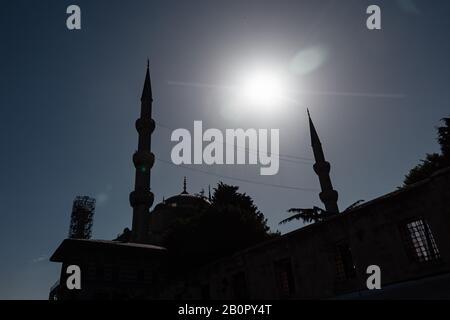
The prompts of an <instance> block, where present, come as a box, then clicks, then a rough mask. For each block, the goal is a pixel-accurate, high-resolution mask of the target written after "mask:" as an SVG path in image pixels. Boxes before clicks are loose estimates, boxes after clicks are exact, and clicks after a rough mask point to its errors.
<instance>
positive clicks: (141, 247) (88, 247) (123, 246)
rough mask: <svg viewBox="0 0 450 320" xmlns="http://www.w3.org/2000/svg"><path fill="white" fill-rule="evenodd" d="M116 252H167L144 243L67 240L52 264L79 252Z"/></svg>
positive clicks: (62, 244)
mask: <svg viewBox="0 0 450 320" xmlns="http://www.w3.org/2000/svg"><path fill="white" fill-rule="evenodd" d="M99 250H100V251H101V252H106V251H109V252H112V251H113V252H114V254H121V253H125V254H129V253H132V254H135V253H136V254H145V255H146V254H161V253H164V252H166V251H167V249H166V248H164V247H159V246H154V245H150V244H142V243H129V242H117V241H110V240H91V239H65V240H63V242H62V243H61V244H60V245H59V247H58V248H57V249H56V251H55V252H54V253H53V255H52V256H51V257H50V261H52V262H63V261H65V260H66V259H67V257H71V256H73V255H74V254H76V253H78V252H82V253H88V252H97V251H99Z"/></svg>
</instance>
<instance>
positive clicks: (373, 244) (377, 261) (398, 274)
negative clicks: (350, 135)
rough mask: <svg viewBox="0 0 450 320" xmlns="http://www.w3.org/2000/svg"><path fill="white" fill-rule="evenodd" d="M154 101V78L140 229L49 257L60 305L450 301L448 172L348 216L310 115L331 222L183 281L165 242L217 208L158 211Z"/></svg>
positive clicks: (142, 153) (175, 203)
mask: <svg viewBox="0 0 450 320" xmlns="http://www.w3.org/2000/svg"><path fill="white" fill-rule="evenodd" d="M152 103H153V96H152V90H151V82H150V72H149V67H148V65H147V72H146V76H145V82H144V90H143V93H142V97H141V115H140V118H139V119H138V120H137V121H136V130H137V132H138V134H139V142H138V151H137V152H136V153H135V154H134V155H133V162H134V165H135V168H136V176H135V189H134V191H133V192H132V193H131V194H130V204H131V206H132V208H133V223H132V230H128V229H125V230H124V232H123V233H122V234H121V235H120V236H119V237H118V238H117V239H115V240H114V241H103V240H87V239H66V240H64V241H63V242H62V243H61V245H60V246H59V247H58V249H57V250H56V251H55V253H54V254H53V255H52V257H51V258H50V260H51V261H53V262H59V263H61V264H62V268H61V274H60V279H59V282H58V283H57V284H56V285H55V286H54V287H52V289H51V292H50V298H52V299H95V298H102V299H175V298H176V299H244V298H248V299H333V298H334V299H339V298H342V299H347V298H350V299H353V298H450V262H449V261H450V241H449V240H450V236H449V232H448V231H449V229H450V168H449V169H446V170H443V171H441V172H438V173H436V174H435V175H433V176H432V177H430V178H429V179H427V180H424V181H422V182H420V183H417V184H415V185H412V186H409V187H406V188H403V189H400V190H397V191H395V192H393V193H390V194H387V195H385V196H383V197H380V198H377V199H375V200H372V201H370V202H367V203H364V204H362V205H359V206H357V207H355V208H353V209H351V210H349V211H345V212H340V211H339V208H338V203H337V200H338V193H337V191H336V190H334V188H333V185H332V182H331V179H330V175H329V172H330V164H329V163H328V162H327V161H326V160H325V156H324V152H323V149H322V145H321V142H320V139H319V136H318V134H317V131H316V129H315V127H314V124H313V122H312V120H311V116H310V115H309V112H308V118H309V123H310V133H311V145H312V148H313V152H314V158H315V164H314V171H315V172H316V174H317V175H318V177H319V181H320V186H321V193H320V195H319V197H320V199H321V201H322V202H323V203H324V205H325V209H326V212H327V213H328V214H329V215H328V218H327V219H326V220H325V221H322V222H319V223H315V224H311V225H308V226H306V227H304V228H301V229H298V230H295V231H293V232H290V233H288V234H285V235H283V236H281V237H278V238H276V239H273V240H269V241H267V242H264V243H261V244H259V245H257V246H254V247H251V248H248V249H246V250H243V251H240V252H238V253H236V254H234V255H233V256H231V257H227V258H223V259H221V260H218V261H215V262H213V263H210V264H208V265H205V266H203V267H202V268H201V269H200V270H198V271H197V272H194V273H190V274H188V275H187V276H186V277H183V278H182V279H180V278H179V277H177V278H176V279H175V278H173V277H171V276H170V275H169V274H168V272H167V269H168V268H167V267H168V265H167V264H168V263H169V262H168V255H167V252H168V251H167V250H166V249H165V248H163V247H161V246H159V245H158V244H160V242H161V237H162V234H163V233H164V230H165V229H166V228H168V227H170V225H171V223H172V222H173V221H174V220H175V219H176V218H177V217H180V215H189V214H193V213H195V211H196V210H200V209H201V208H204V207H205V206H208V205H209V204H210V202H209V200H208V199H207V198H205V197H204V196H203V195H191V194H189V193H188V192H187V188H186V180H185V181H184V187H183V191H182V192H181V194H179V195H176V196H174V197H171V198H169V199H167V200H164V201H163V202H162V203H160V204H158V205H156V206H155V208H154V209H153V210H152V211H150V208H151V207H152V205H153V193H152V192H151V189H150V177H151V168H152V167H153V163H154V155H153V153H152V152H151V135H152V132H153V130H154V128H155V122H154V120H153V119H152ZM73 264H75V265H78V266H80V269H81V271H82V275H83V276H82V278H81V279H82V280H81V283H82V289H81V290H68V289H67V288H66V286H65V283H66V280H67V273H66V270H67V267H68V266H69V265H73ZM371 265H377V266H379V267H380V269H381V283H382V290H376V291H368V290H367V287H366V280H367V277H368V275H367V273H366V270H367V267H368V266H371Z"/></svg>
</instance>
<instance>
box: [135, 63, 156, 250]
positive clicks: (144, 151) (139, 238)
mask: <svg viewBox="0 0 450 320" xmlns="http://www.w3.org/2000/svg"><path fill="white" fill-rule="evenodd" d="M152 102H153V97H152V86H151V82H150V70H149V62H148V60H147V73H146V75H145V82H144V89H143V91H142V97H141V116H140V118H139V119H137V120H136V130H137V132H138V134H139V142H138V150H137V151H136V152H135V153H134V155H133V163H134V167H135V168H136V178H135V183H134V191H133V192H131V193H130V204H131V206H132V207H133V226H132V234H131V240H132V241H133V242H138V243H139V242H145V239H146V236H147V232H148V214H149V210H150V207H151V206H152V205H153V200H154V196H153V193H152V192H151V191H150V170H151V168H152V167H153V164H154V162H155V155H154V154H153V153H152V152H151V135H152V133H153V131H154V130H155V121H154V120H153V119H152Z"/></svg>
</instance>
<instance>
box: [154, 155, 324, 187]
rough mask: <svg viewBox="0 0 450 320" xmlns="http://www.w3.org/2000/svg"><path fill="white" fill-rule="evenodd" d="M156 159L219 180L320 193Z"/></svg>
mask: <svg viewBox="0 0 450 320" xmlns="http://www.w3.org/2000/svg"><path fill="white" fill-rule="evenodd" d="M155 158H156V160H158V161H160V162H162V163H166V164H170V165H172V166H174V167H181V168H183V169H187V170H191V171H195V172H200V173H203V174H207V175H210V176H215V177H217V178H223V179H229V180H235V181H240V182H245V183H250V184H256V185H262V186H266V187H272V188H279V189H289V190H299V191H307V192H318V191H319V190H318V189H313V188H302V187H294V186H286V185H281V184H273V183H264V182H258V181H254V180H249V179H242V178H236V177H231V176H226V175H222V174H218V173H215V172H210V171H206V170H201V169H196V168H191V167H187V166H185V165H176V164H174V163H172V162H171V161H167V160H163V159H160V158H158V157H155Z"/></svg>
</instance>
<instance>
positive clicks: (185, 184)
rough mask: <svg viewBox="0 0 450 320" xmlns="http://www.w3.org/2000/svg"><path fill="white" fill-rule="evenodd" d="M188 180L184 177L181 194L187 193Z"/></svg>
mask: <svg viewBox="0 0 450 320" xmlns="http://www.w3.org/2000/svg"><path fill="white" fill-rule="evenodd" d="M187 193H188V192H187V180H186V176H185V177H184V180H183V192H182V193H181V194H187Z"/></svg>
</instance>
